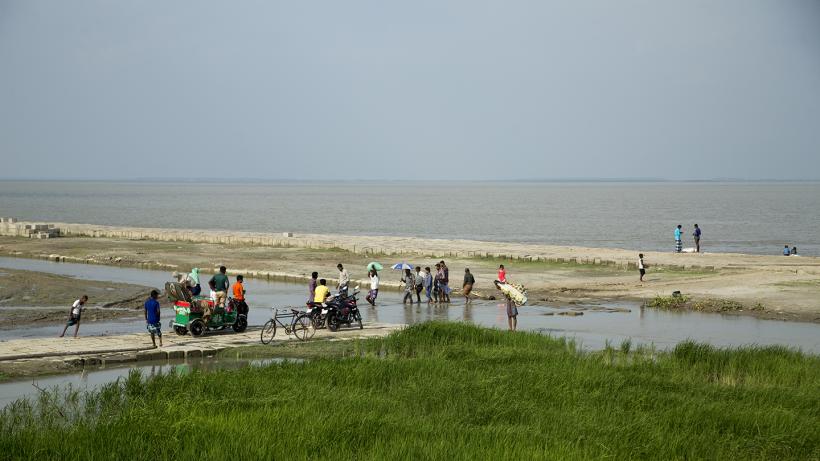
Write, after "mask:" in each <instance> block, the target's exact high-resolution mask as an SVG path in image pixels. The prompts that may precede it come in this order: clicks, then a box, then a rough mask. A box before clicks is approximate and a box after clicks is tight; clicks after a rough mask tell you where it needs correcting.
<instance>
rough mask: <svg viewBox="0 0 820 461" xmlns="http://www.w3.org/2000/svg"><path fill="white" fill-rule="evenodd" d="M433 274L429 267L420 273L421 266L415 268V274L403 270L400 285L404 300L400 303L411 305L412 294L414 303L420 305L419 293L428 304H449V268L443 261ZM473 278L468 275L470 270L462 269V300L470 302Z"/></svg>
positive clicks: (438, 264)
mask: <svg viewBox="0 0 820 461" xmlns="http://www.w3.org/2000/svg"><path fill="white" fill-rule="evenodd" d="M435 268H436V269H435V274H434V273H433V271H432V269H430V267H429V266H427V267H425V268H424V272H422V271H421V266H416V270H415V273H413V271H412V270H410V269H409V268H407V269H404V274H403V276H402V278H401V283H403V284H404V299H403V300H402V302H403V303H404V304H407V303H408V302H409V303H410V304H413V294H414V293H415V295H416V302H417V303H419V304H421V293H422V292H424V294H425V296H426V297H427V302H428V303H432V302H435V303H449V302H450V292H451V291H452V289H451V288H450V268H449V267H447V263H445V262H444V261H443V260H442V261H439V262H438V263H436V264H435ZM474 283H475V278H473V276H472V274H470V269H464V285H463V286H462V294H463V295H464V299H465V300H466V301H467V302H469V301H470V292H471V291H472V289H473V284H474Z"/></svg>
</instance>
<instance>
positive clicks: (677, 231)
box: [675, 224, 683, 253]
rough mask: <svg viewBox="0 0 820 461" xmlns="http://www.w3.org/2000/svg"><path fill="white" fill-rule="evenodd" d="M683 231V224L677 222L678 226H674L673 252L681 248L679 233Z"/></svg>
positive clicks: (678, 251) (679, 250) (677, 251)
mask: <svg viewBox="0 0 820 461" xmlns="http://www.w3.org/2000/svg"><path fill="white" fill-rule="evenodd" d="M682 232H683V226H681V225H680V224H678V227H676V228H675V253H680V252H681V250H683V242H681V233H682Z"/></svg>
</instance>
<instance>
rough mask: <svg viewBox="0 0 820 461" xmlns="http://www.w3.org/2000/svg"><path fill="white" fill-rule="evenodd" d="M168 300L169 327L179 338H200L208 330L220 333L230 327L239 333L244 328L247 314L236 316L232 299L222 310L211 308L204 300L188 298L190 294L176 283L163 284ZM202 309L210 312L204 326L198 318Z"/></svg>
mask: <svg viewBox="0 0 820 461" xmlns="http://www.w3.org/2000/svg"><path fill="white" fill-rule="evenodd" d="M165 293H166V294H167V295H168V300H169V301H171V302H172V303H173V305H174V312H175V316H174V319H173V320H171V322H170V326H171V328H173V329H174V332H176V334H178V335H180V336H184V335H186V334H188V332H190V333H191V336H202V335H203V334H205V332H206V331H208V330H224V329H225V328H227V327H229V326H230V327H231V328H232V329H233V331H235V332H237V333H242V332H243V331H245V329H247V328H248V316H247V313H245V312H242V313H240V312H239V311H238V310H237V308H236V307H235V306H234V301H233V299H228V303H227V306H226V307H224V308H223V307H217V308H214V302H213V300H211V298H209V297H207V296H191V292H190V291H188V289H187V288H185V287H184V286H182V284H180V283H176V282H168V283H166V284H165ZM206 308H210V309H211V318H210V320H209V321H208V324H207V325H206V324H205V321H204V320H203V318H202V316H203V313H204V312H205V309H206Z"/></svg>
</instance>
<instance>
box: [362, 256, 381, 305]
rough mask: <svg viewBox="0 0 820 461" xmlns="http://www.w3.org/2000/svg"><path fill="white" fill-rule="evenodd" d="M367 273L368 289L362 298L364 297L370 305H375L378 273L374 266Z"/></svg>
mask: <svg viewBox="0 0 820 461" xmlns="http://www.w3.org/2000/svg"><path fill="white" fill-rule="evenodd" d="M368 267H371V266H368ZM367 275H368V276H369V277H370V291H369V292H368V293H367V296H366V297H365V298H364V299H366V300H367V302H369V303H370V305H371V306H373V307H376V297H377V296H379V273H378V272H376V268H375V267H372V268H371V269H370V270H369V271H368V273H367Z"/></svg>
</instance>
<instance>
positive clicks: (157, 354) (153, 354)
mask: <svg viewBox="0 0 820 461" xmlns="http://www.w3.org/2000/svg"><path fill="white" fill-rule="evenodd" d="M137 360H140V361H142V360H165V352H164V351H157V350H152V351H144V352H137Z"/></svg>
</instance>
